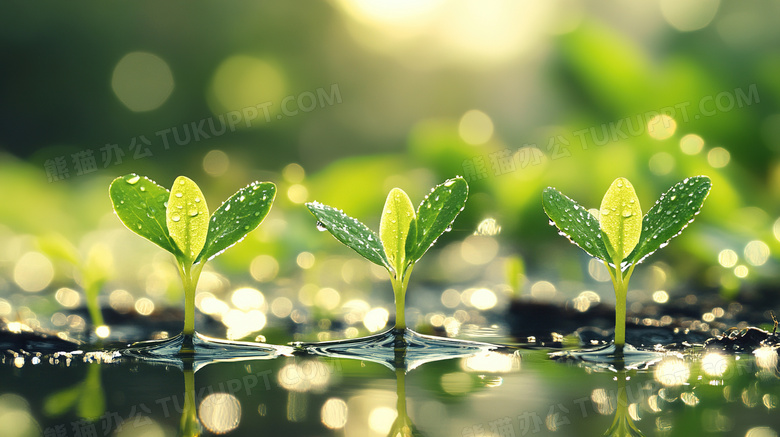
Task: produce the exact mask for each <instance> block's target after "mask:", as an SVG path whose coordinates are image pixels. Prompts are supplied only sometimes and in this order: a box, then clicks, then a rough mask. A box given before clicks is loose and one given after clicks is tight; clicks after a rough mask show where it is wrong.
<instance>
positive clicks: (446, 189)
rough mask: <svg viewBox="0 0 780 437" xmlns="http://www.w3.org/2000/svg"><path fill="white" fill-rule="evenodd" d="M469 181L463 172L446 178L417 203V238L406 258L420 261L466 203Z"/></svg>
mask: <svg viewBox="0 0 780 437" xmlns="http://www.w3.org/2000/svg"><path fill="white" fill-rule="evenodd" d="M468 197H469V185H468V184H467V183H466V180H465V179H463V178H462V177H460V176H457V177H455V178H452V179H447V180H446V181H444V183H442V184H439V185H437V186H435V187H434V188H433V190H431V192H430V193H428V195H427V196H425V199H423V201H422V203H420V206H418V207H417V223H416V225H417V241H416V244H415V245H414V246H413V250H411V251H410V250H408V249H407V254H406V257H407V260H408V261H412V262H414V261H417V260H418V259H420V258H422V256H423V255H425V252H427V251H428V249H429V248H430V247H431V246H433V244H434V243H436V240H437V239H438V238H439V237H440V236H441V234H443V233H444V232H446V231H448V230H449V229H451V226H452V222H454V221H455V218H456V217H457V216H458V214H459V213H460V212H461V211H463V208H464V207H465V206H466V199H468Z"/></svg>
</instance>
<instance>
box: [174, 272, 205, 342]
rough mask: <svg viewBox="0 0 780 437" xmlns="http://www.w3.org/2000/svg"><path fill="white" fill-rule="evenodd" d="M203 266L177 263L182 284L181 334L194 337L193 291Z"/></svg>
mask: <svg viewBox="0 0 780 437" xmlns="http://www.w3.org/2000/svg"><path fill="white" fill-rule="evenodd" d="M203 264H204V263H199V264H195V265H193V264H192V263H191V262H189V261H180V262H179V273H180V274H181V280H182V283H183V284H184V329H183V330H182V334H184V335H189V336H193V335H195V289H196V288H197V287H198V279H200V272H201V270H203Z"/></svg>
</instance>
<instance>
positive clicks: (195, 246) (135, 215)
mask: <svg viewBox="0 0 780 437" xmlns="http://www.w3.org/2000/svg"><path fill="white" fill-rule="evenodd" d="M275 195H276V186H274V184H272V183H270V182H264V183H259V182H253V183H252V184H250V185H249V186H247V187H244V188H242V189H241V190H239V191H238V192H237V193H235V194H234V195H233V196H231V197H230V199H228V200H227V201H226V202H225V203H223V204H222V206H220V207H219V208H218V209H217V210H216V211H215V212H214V215H213V216H212V217H211V218H210V219H209V209H208V206H207V205H206V199H205V197H204V196H203V193H202V192H201V191H200V188H199V187H198V185H197V184H196V183H195V182H193V181H192V180H190V179H188V178H186V177H184V176H179V177H178V178H176V180H175V181H174V183H173V188H172V191H171V192H169V191H168V190H167V189H165V188H163V187H161V186H159V185H157V184H156V183H154V182H152V181H151V180H149V179H148V178H146V177H141V176H139V175H136V174H129V175H127V176H123V177H120V178H117V179H114V181H113V182H112V183H111V186H110V187H109V196H110V197H111V202H112V203H113V205H114V211H116V214H117V216H118V217H119V219H120V220H121V221H122V223H124V224H125V226H127V227H128V228H129V229H130V230H132V231H133V232H135V233H137V234H138V235H140V236H142V237H144V238H146V239H147V240H149V241H151V242H153V243H155V244H157V245H158V246H160V247H162V248H163V249H165V250H167V251H168V252H170V253H172V254H173V255H174V257H176V261H177V263H178V265H179V273H180V275H181V278H182V283H183V284H184V292H185V301H184V303H185V307H184V334H186V335H192V334H194V332H195V328H194V323H195V313H194V311H195V309H194V308H195V304H194V302H195V288H196V287H197V285H198V278H199V277H200V272H201V270H202V269H203V264H205V262H206V261H208V260H211V259H212V258H214V257H216V256H217V255H219V254H221V253H223V252H224V251H225V250H226V249H227V248H229V247H231V246H232V245H234V244H236V243H237V242H239V241H241V240H242V239H243V238H244V237H245V236H246V234H247V233H249V232H250V231H252V230H254V229H255V228H257V226H259V225H260V223H261V222H262V221H263V219H264V218H265V216H266V215H268V212H269V211H270V209H271V204H272V203H273V200H274V197H275Z"/></svg>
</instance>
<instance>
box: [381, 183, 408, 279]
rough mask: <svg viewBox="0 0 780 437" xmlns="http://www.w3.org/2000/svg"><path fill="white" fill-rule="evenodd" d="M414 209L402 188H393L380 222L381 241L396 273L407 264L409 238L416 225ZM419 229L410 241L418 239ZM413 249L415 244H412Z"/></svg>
mask: <svg viewBox="0 0 780 437" xmlns="http://www.w3.org/2000/svg"><path fill="white" fill-rule="evenodd" d="M415 220H416V217H415V214H414V207H413V206H412V201H411V200H409V196H408V195H407V194H406V193H405V192H404V190H402V189H400V188H393V189H392V190H391V191H390V193H389V194H388V195H387V200H386V201H385V207H384V209H383V210H382V218H381V220H380V221H379V239H380V240H382V246H383V248H384V250H385V255H386V256H387V260H388V261H389V262H390V266H391V267H392V268H393V270H395V271H397V272H398V271H401V270H403V268H404V265H405V264H406V250H407V237H408V236H409V233H410V232H409V231H410V227H411V226H412V223H415ZM416 231H417V229H416V227H415V231H414V235H412V236H411V237H412V238H411V239H409V241H412V240H415V239H416V234H417V232H416ZM411 245H412V249H414V244H413V243H412V244H411Z"/></svg>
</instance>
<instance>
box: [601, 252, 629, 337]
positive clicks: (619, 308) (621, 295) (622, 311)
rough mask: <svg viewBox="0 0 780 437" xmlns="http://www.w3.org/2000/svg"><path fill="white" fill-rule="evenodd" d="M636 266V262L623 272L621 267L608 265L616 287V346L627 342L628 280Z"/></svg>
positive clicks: (613, 284)
mask: <svg viewBox="0 0 780 437" xmlns="http://www.w3.org/2000/svg"><path fill="white" fill-rule="evenodd" d="M616 265H618V266H619V265H620V264H619V263H618V264H616ZM634 266H636V264H632V265H631V267H629V269H628V271H626V273H625V274H623V272H622V271H621V270H620V267H610V266H609V265H607V270H609V276H610V277H611V278H612V286H613V287H614V289H615V346H620V347H622V346H623V345H624V344H626V295H627V294H628V281H629V279H631V274H633V272H634Z"/></svg>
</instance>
